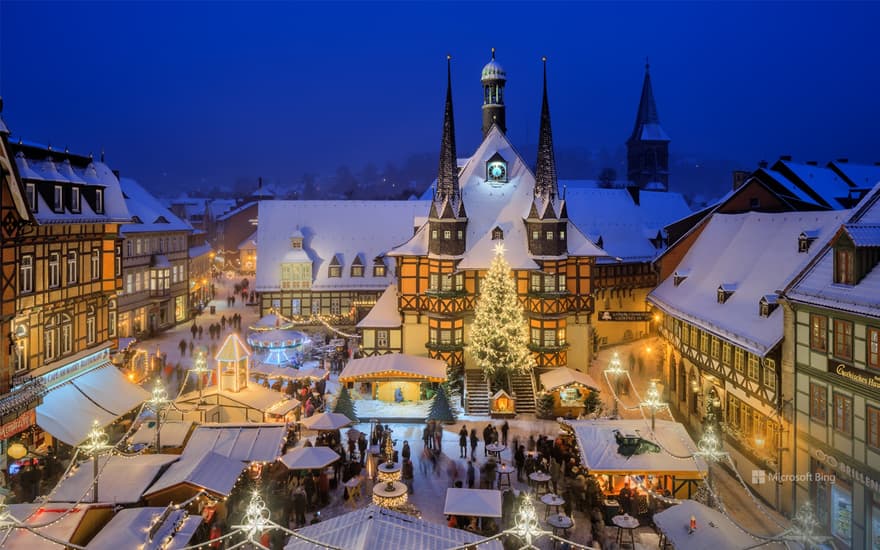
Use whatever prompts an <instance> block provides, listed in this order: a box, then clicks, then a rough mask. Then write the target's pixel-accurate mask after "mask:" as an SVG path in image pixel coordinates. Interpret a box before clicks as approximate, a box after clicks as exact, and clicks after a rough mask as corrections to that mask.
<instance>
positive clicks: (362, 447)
mask: <svg viewBox="0 0 880 550" xmlns="http://www.w3.org/2000/svg"><path fill="white" fill-rule="evenodd" d="M357 447H358V456H359V458H360V463H361V466H363V465H364V460H366V457H367V436H365V435H364V434H363V433H361V435H360V436H358V441H357Z"/></svg>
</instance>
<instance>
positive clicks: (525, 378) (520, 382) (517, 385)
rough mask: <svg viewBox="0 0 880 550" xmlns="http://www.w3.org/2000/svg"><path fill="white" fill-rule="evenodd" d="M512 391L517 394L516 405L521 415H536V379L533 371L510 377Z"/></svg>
mask: <svg viewBox="0 0 880 550" xmlns="http://www.w3.org/2000/svg"><path fill="white" fill-rule="evenodd" d="M510 389H511V391H513V392H515V393H516V401H514V405H515V407H516V412H517V413H519V414H535V378H534V376H532V373H531V371H529V372H525V373H523V374H511V375H510Z"/></svg>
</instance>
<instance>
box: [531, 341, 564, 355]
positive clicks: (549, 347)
mask: <svg viewBox="0 0 880 550" xmlns="http://www.w3.org/2000/svg"><path fill="white" fill-rule="evenodd" d="M528 347H529V351H532V352H534V353H559V352H560V351H565V350H567V349H568V348H569V344H568V342H565V343H562V344H534V343H529V346H528Z"/></svg>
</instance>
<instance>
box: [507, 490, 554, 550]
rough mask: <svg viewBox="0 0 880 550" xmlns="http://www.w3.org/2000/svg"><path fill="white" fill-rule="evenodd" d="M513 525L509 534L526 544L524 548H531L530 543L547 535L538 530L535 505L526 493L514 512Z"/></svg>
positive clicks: (545, 532)
mask: <svg viewBox="0 0 880 550" xmlns="http://www.w3.org/2000/svg"><path fill="white" fill-rule="evenodd" d="M514 521H515V524H514V526H513V528H512V529H510V533H511V534H512V535H515V536H516V537H518V538H519V539H520V540H522V541H523V542H525V543H526V546H525V547H526V548H533V545H532V541H533V540H535V539H536V538H538V537H541V536H543V535H546V534H548V533H547V531H544V530H543V529H541V528H540V526H539V524H538V516H537V515H536V514H535V505H534V504H533V503H532V497H531V495H529V494H528V493H526V495H525V497H524V498H523V501H522V504H520V506H519V510H517V512H516V519H515V520H514Z"/></svg>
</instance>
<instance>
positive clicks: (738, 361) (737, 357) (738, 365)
mask: <svg viewBox="0 0 880 550" xmlns="http://www.w3.org/2000/svg"><path fill="white" fill-rule="evenodd" d="M745 358H746V352H744V351H743V350H741V349H739V348H736V351H734V352H733V368H734V370H736V372H738V373H740V374H742V373H743V371H744V370H745V365H744V363H745Z"/></svg>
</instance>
